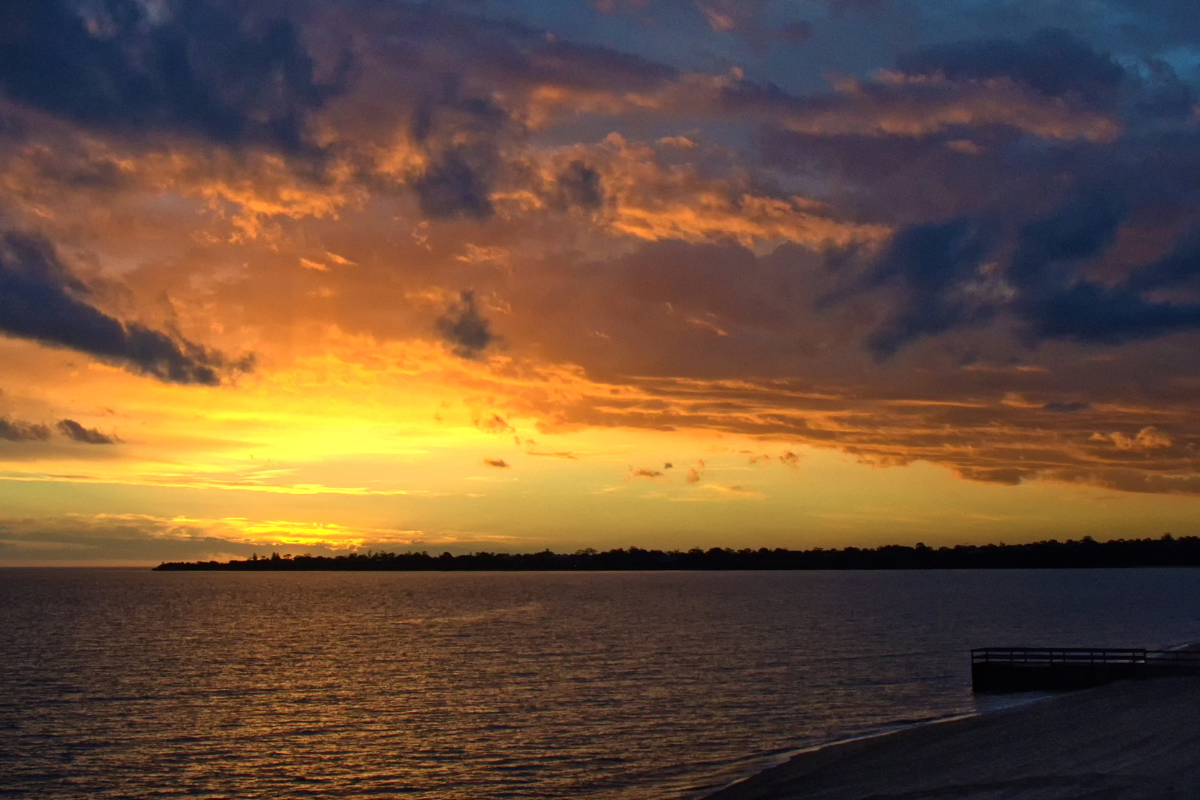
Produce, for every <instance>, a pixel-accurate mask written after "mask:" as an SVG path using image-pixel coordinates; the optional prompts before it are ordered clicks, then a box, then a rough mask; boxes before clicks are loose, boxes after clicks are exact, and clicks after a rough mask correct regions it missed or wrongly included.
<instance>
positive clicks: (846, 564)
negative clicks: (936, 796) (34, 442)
mask: <svg viewBox="0 0 1200 800" xmlns="http://www.w3.org/2000/svg"><path fill="white" fill-rule="evenodd" d="M1197 566H1200V538H1198V537H1195V536H1183V537H1179V538H1175V537H1173V536H1171V535H1170V534H1167V535H1165V536H1163V537H1162V538H1161V539H1116V540H1113V541H1109V542H1104V543H1101V542H1097V541H1096V540H1094V539H1092V537H1090V536H1085V537H1084V538H1082V539H1080V540H1079V541H1075V540H1073V539H1068V540H1067V541H1065V542H1059V541H1056V540H1054V539H1051V540H1050V541H1045V542H1034V543H1032V544H1011V545H1004V544H1000V545H995V544H989V545H958V546H956V547H938V548H933V547H927V546H925V545H924V544H917V545H916V546H915V547H906V546H902V545H886V546H884V547H877V548H873V549H871V548H868V549H860V548H858V547H847V548H844V549H841V550H825V549H822V548H819V547H818V548H814V549H812V550H784V549H783V548H775V549H774V550H769V549H767V548H765V547H763V548H760V549H758V550H751V549H743V550H731V549H729V548H720V547H713V548H711V549H709V550H701V549H700V548H693V549H691V550H687V551H682V550H669V551H662V550H643V549H641V548H638V547H630V548H629V549H627V550H622V549H617V550H608V551H606V552H597V551H596V550H591V549H588V550H579V551H577V552H574V553H553V552H551V551H549V550H544V551H542V552H540V553H488V552H481V553H470V554H468V555H458V556H456V555H452V554H450V553H442V554H441V555H439V556H431V555H429V553H427V552H419V553H413V552H408V553H383V552H379V553H374V552H367V553H350V554H348V555H339V556H314V555H297V556H293V555H291V554H285V555H283V556H280V555H279V554H278V553H275V554H273V555H271V557H270V558H259V557H258V556H255V557H253V558H249V559H245V560H236V559H235V560H232V561H227V562H219V561H194V562H179V561H176V562H167V563H163V564H161V565H159V566H158V567H155V569H158V570H229V571H255V572H257V571H305V570H346V571H360V570H361V571H367V570H394V571H402V572H487V571H504V572H521V571H547V572H549V571H572V570H574V571H602V570H849V569H863V570H890V569H1070V568H1081V567H1092V568H1095V567H1197Z"/></svg>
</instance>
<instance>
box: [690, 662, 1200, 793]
mask: <svg viewBox="0 0 1200 800" xmlns="http://www.w3.org/2000/svg"><path fill="white" fill-rule="evenodd" d="M1197 704H1200V678H1195V677H1187V678H1160V679H1155V680H1143V681H1122V682H1117V683H1111V684H1107V685H1105V686H1100V687H1097V688H1094V689H1087V690H1083V691H1079V692H1070V693H1068V694H1063V695H1057V696H1050V697H1044V698H1040V699H1032V700H1031V701H1029V702H1025V703H1019V704H1017V705H1014V706H1009V707H1006V708H1001V709H997V710H995V711H985V712H981V713H973V714H966V715H956V716H953V717H948V718H945V719H942V720H933V721H930V722H927V723H917V724H915V725H912V726H908V727H903V728H899V729H897V730H895V731H884V732H880V733H877V734H868V735H865V736H859V737H853V738H850V739H843V740H838V741H834V742H829V743H827V744H823V745H817V746H814V747H812V748H805V749H804V750H801V751H798V752H797V753H796V754H794V755H791V756H790V757H789V758H787V759H786V760H785V761H784V762H783V763H781V764H778V765H776V766H769V767H767V768H765V769H763V770H761V771H759V772H757V773H755V774H753V775H751V776H748V777H746V778H742V779H740V780H738V781H735V782H733V783H731V784H728V785H726V786H725V787H722V788H720V789H717V790H715V791H713V792H710V793H708V794H705V795H703V800H803V799H804V798H820V799H821V800H865V798H868V797H889V798H897V800H898V799H899V798H905V799H910V798H911V799H912V800H915V799H916V798H926V797H928V798H934V797H954V798H965V799H966V800H1001V798H1003V800H1047V799H1048V798H1064V800H1065V798H1078V797H1090V796H1097V797H1099V796H1105V797H1116V796H1119V797H1121V798H1127V797H1128V798H1147V800H1148V799H1149V798H1164V797H1168V798H1173V797H1179V798H1184V797H1188V798H1191V797H1200V717H1198V716H1197V715H1196V714H1195V713H1194V709H1195V708H1196V707H1197Z"/></svg>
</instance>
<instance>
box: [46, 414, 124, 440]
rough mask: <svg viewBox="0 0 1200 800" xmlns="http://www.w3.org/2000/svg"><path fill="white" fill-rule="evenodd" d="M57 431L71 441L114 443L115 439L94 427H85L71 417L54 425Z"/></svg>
mask: <svg viewBox="0 0 1200 800" xmlns="http://www.w3.org/2000/svg"><path fill="white" fill-rule="evenodd" d="M55 427H56V428H58V432H59V433H61V434H62V435H63V436H66V437H67V438H68V439H71V440H72V441H76V442H81V443H83V444H116V443H117V439H116V437H113V436H108V435H106V434H103V433H101V432H100V431H98V430H96V429H95V428H85V427H83V426H82V425H80V424H79V423H78V422H76V421H75V420H73V419H64V420H62V421H61V422H59V423H58V425H56V426H55Z"/></svg>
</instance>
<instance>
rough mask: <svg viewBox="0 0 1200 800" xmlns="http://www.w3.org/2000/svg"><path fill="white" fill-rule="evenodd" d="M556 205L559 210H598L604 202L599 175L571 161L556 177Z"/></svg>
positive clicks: (579, 162) (583, 165)
mask: <svg viewBox="0 0 1200 800" xmlns="http://www.w3.org/2000/svg"><path fill="white" fill-rule="evenodd" d="M557 189H558V192H557V197H556V200H557V205H558V206H559V207H560V208H571V207H577V208H585V209H589V210H590V209H595V208H599V207H600V205H601V204H602V203H603V202H604V187H603V184H602V183H601V180H600V173H599V172H597V171H596V170H594V169H592V168H591V167H589V166H588V165H587V164H585V163H583V162H582V161H572V162H571V163H570V165H568V166H567V169H566V170H564V171H563V173H562V174H561V175H559V176H558V186H557Z"/></svg>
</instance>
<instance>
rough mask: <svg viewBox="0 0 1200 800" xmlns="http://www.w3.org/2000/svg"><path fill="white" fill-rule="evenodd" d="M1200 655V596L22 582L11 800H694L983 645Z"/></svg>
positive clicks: (575, 583) (1185, 587)
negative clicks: (1183, 647)
mask: <svg viewBox="0 0 1200 800" xmlns="http://www.w3.org/2000/svg"><path fill="white" fill-rule="evenodd" d="M1196 640H1200V571H1195V570H1171V569H1162V570H1129V571H1124V570H1114V571H1090V570H1079V571H1011V572H1010V571H1003V572H1001V571H995V572H993V571H979V572H887V573H884V572H844V573H832V572H819V573H600V574H563V573H550V574H548V573H539V574H512V573H508V574H404V573H374V574H346V573H310V574H222V573H155V572H149V571H136V570H89V569H76V570H66V569H63V570H36V569H21V570H0V796H4V797H37V798H85V797H86V798H117V797H121V798H127V797H128V798H147V797H188V798H209V797H212V798H216V797H230V798H271V799H272V800H276V799H277V798H299V797H321V798H367V797H371V798H378V797H390V796H402V797H406V798H415V799H417V800H435V799H436V800H449V799H451V798H453V800H469V799H470V798H504V797H513V798H572V799H576V798H606V799H609V798H611V799H616V800H632V799H633V798H644V799H645V800H665V799H667V798H686V797H695V796H698V795H700V794H703V793H704V792H705V791H706V790H711V789H712V788H714V787H717V786H719V785H722V784H724V783H726V782H728V781H730V780H733V779H735V778H737V777H739V776H741V775H744V774H746V773H747V772H748V771H751V770H754V769H756V768H759V767H761V766H762V765H763V764H765V763H767V762H768V761H770V760H771V759H772V758H773V757H777V756H779V755H780V754H782V753H786V752H788V751H791V750H794V749H797V748H801V747H805V746H811V745H814V744H818V743H821V742H826V741H830V740H834V739H837V738H841V737H845V736H848V735H854V734H859V733H864V732H870V731H878V730H882V729H885V728H887V727H888V726H892V725H897V724H905V723H908V722H912V721H917V720H925V719H929V718H937V717H944V716H948V715H954V714H961V713H968V712H973V711H975V710H977V707H976V704H975V701H974V699H973V697H972V695H971V692H970V665H969V658H968V655H967V650H968V649H970V648H971V647H979V646H987V645H1012V644H1021V645H1026V644H1027V645H1049V644H1055V645H1096V646H1151V647H1156V646H1170V645H1177V644H1182V643H1186V642H1191V641H1196Z"/></svg>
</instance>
